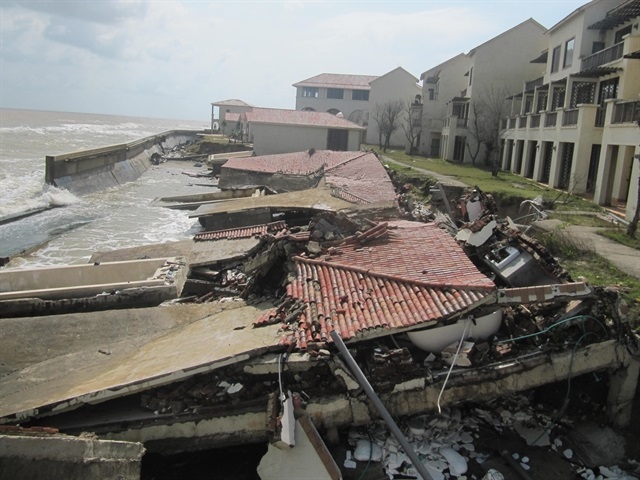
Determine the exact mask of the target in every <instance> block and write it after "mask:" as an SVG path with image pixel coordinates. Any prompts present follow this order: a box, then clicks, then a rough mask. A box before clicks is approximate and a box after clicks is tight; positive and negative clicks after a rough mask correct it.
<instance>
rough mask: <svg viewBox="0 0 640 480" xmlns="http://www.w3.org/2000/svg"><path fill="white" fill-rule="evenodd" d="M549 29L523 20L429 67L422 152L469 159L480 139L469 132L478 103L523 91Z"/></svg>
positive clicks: (424, 78)
mask: <svg viewBox="0 0 640 480" xmlns="http://www.w3.org/2000/svg"><path fill="white" fill-rule="evenodd" d="M545 30H546V29H545V28H544V27H543V26H542V25H540V24H539V23H538V22H536V21H535V20H533V19H528V20H525V21H524V22H522V23H520V24H519V25H516V26H515V27H513V28H511V29H509V30H507V31H506V32H503V33H502V34H500V35H498V36H496V37H494V38H492V39H491V40H489V41H487V42H485V43H483V44H481V45H479V46H477V47H475V48H474V49H472V50H471V51H469V53H467V54H466V55H465V54H460V55H458V56H456V57H453V58H451V59H449V60H447V61H446V62H444V63H442V64H440V65H438V66H436V67H434V68H431V69H429V70H427V71H425V72H424V73H423V74H422V75H421V80H422V81H423V86H422V99H423V107H422V134H421V140H420V153H422V154H425V155H430V156H439V157H442V158H444V159H446V160H451V161H457V162H471V156H472V155H471V152H475V151H479V156H478V158H480V157H482V156H483V154H484V152H483V150H482V149H480V150H477V148H476V147H477V141H476V140H475V139H474V136H473V134H472V132H471V130H470V129H471V127H472V125H471V124H470V118H471V117H472V113H473V108H474V103H475V102H479V101H483V100H485V101H488V100H492V99H493V97H498V96H499V97H500V98H501V100H503V98H504V97H506V96H508V95H509V94H513V93H516V92H519V91H521V90H522V83H523V81H524V80H525V79H527V78H530V77H535V76H536V75H537V74H539V72H540V66H539V65H536V64H532V63H530V60H531V59H532V58H534V57H537V56H539V54H540V52H542V50H544V48H545V46H546V44H545V39H544V32H545Z"/></svg>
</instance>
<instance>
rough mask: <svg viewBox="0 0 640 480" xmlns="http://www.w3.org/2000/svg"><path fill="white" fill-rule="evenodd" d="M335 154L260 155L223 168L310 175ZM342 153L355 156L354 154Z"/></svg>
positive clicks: (240, 159) (228, 164)
mask: <svg viewBox="0 0 640 480" xmlns="http://www.w3.org/2000/svg"><path fill="white" fill-rule="evenodd" d="M333 153H337V152H332V151H330V150H319V151H317V152H314V154H313V155H309V152H294V153H280V154H276V155H260V156H257V157H243V158H230V159H229V160H228V161H227V162H226V163H225V164H224V165H223V167H222V168H224V169H227V168H229V169H234V170H250V171H253V172H265V173H288V174H291V175H309V174H312V173H315V172H318V171H320V170H322V169H323V168H324V166H325V164H326V162H327V159H328V158H329V157H330V156H331V154H333ZM340 153H349V154H351V155H353V154H354V152H340ZM355 153H358V152H355Z"/></svg>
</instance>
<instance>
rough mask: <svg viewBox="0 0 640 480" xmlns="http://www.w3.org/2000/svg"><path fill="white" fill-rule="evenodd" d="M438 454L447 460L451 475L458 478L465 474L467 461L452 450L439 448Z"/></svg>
mask: <svg viewBox="0 0 640 480" xmlns="http://www.w3.org/2000/svg"><path fill="white" fill-rule="evenodd" d="M439 453H440V454H441V455H442V456H443V457H444V458H445V459H446V460H447V463H448V464H449V470H450V471H451V473H452V474H453V475H455V476H456V477H459V476H460V475H462V474H464V473H466V471H467V468H468V467H467V460H466V459H465V458H464V457H463V456H462V455H460V454H459V453H458V452H456V451H455V450H454V449H453V448H441V449H440V452H439Z"/></svg>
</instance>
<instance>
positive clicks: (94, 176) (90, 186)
mask: <svg viewBox="0 0 640 480" xmlns="http://www.w3.org/2000/svg"><path fill="white" fill-rule="evenodd" d="M198 133H200V132H196V131H190V130H171V131H169V132H164V133H160V134H158V135H153V136H151V137H146V138H143V139H141V140H136V141H134V142H130V143H123V144H119V145H111V146H108V147H102V148H96V149H92V150H84V151H81V152H75V153H66V154H62V155H55V156H49V155H47V156H46V158H45V165H46V166H45V181H46V182H47V183H49V184H52V185H55V186H56V187H60V188H64V189H66V190H69V191H70V192H72V193H74V194H76V195H85V194H89V193H93V192H97V191H100V190H104V189H106V188H109V187H114V186H118V185H122V184H124V183H127V182H131V181H133V180H136V179H137V178H138V177H140V175H142V174H143V173H144V172H146V171H147V170H148V169H149V167H150V166H151V164H152V159H155V158H157V157H162V156H163V155H165V154H166V153H167V152H169V151H171V150H172V149H173V148H174V147H176V146H178V145H182V144H185V143H188V142H191V141H194V140H195V139H196V138H197V134H198Z"/></svg>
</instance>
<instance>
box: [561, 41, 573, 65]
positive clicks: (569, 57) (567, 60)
mask: <svg viewBox="0 0 640 480" xmlns="http://www.w3.org/2000/svg"><path fill="white" fill-rule="evenodd" d="M575 43H576V39H575V38H572V39H571V40H567V43H565V44H564V62H563V64H562V67H563V68H567V67H570V66H571V65H573V47H574V45H575Z"/></svg>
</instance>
